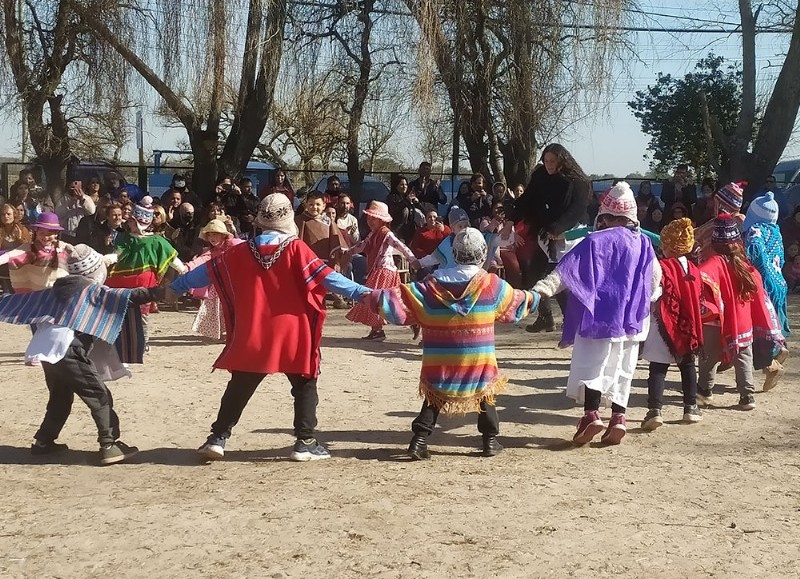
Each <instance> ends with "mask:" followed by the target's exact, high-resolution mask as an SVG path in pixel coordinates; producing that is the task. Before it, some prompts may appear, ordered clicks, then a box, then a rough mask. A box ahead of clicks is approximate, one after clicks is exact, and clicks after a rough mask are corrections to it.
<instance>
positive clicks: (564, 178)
mask: <svg viewBox="0 0 800 579" xmlns="http://www.w3.org/2000/svg"><path fill="white" fill-rule="evenodd" d="M541 162H542V164H540V165H539V166H538V167H536V169H534V171H533V174H532V175H531V180H530V182H529V183H528V186H527V188H526V189H525V193H524V194H523V195H522V197H520V198H519V199H517V201H516V203H515V204H514V211H513V214H512V216H511V217H512V220H513V221H514V222H519V221H522V222H524V224H525V226H526V227H525V228H522V229H523V230H524V231H525V232H526V234H527V235H526V238H525V240H524V242H525V248H526V249H527V251H525V252H523V255H524V257H523V259H522V260H521V261H523V262H524V261H525V258H527V259H529V260H530V263H529V264H528V267H525V265H524V263H523V264H520V265H521V266H522V267H523V276H524V283H523V286H524V287H530V286H531V285H533V283H534V282H536V281H538V280H540V279H543V278H544V277H545V276H546V275H547V274H549V273H550V272H551V271H553V270H554V269H555V267H556V264H558V262H559V261H561V258H562V257H563V256H564V255H565V254H566V253H567V252H568V251H569V250H570V249H571V246H572V244H570V243H569V242H567V241H566V240H565V239H564V233H565V232H566V231H569V230H570V229H573V228H575V227H577V226H579V225H583V224H585V223H587V222H588V216H587V214H586V210H587V208H588V206H589V198H590V196H591V195H592V188H591V183H590V182H589V178H588V177H587V176H586V174H585V173H584V172H583V169H581V168H580V165H578V163H577V162H576V161H575V159H574V158H573V157H572V155H570V153H569V151H567V150H566V149H565V148H564V147H563V146H562V145H559V144H558V143H551V144H550V145H547V146H546V147H545V148H544V151H543V152H542V157H541ZM516 229H517V231H518V232H519V231H520V228H516ZM518 255H519V253H518ZM526 270H527V271H526ZM556 300H557V301H558V304H559V306H560V307H561V311H562V313H563V311H564V308H565V305H566V300H567V295H566V293H564V292H562V293H560V294H556ZM527 330H528V331H529V332H552V331H554V330H555V322H554V321H553V310H552V305H551V304H550V300H548V299H544V298H543V299H542V301H541V303H540V304H539V317H538V318H536V321H535V322H534V323H533V324H531V325H529V326H528V327H527Z"/></svg>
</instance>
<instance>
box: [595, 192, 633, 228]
mask: <svg viewBox="0 0 800 579" xmlns="http://www.w3.org/2000/svg"><path fill="white" fill-rule="evenodd" d="M601 215H614V216H616V217H627V218H628V219H630V220H631V221H632V222H633V223H634V224H635V225H636V227H639V216H638V213H637V206H636V198H635V197H634V196H633V190H632V189H631V186H630V185H628V184H627V183H626V182H625V181H620V182H619V183H617V184H616V185H614V186H613V187H612V188H611V189H609V191H608V193H606V194H605V195H603V198H602V199H601V200H600V210H599V211H598V212H597V216H598V217H600V216H601ZM596 223H597V221H596V220H595V224H596Z"/></svg>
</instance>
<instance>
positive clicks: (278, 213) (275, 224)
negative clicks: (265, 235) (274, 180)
mask: <svg viewBox="0 0 800 579" xmlns="http://www.w3.org/2000/svg"><path fill="white" fill-rule="evenodd" d="M256 225H258V226H259V227H260V228H261V229H263V230H265V231H277V232H278V233H287V234H289V235H297V226H296V225H295V224H294V209H293V208H292V204H291V202H290V201H289V198H288V197H287V196H286V195H284V194H283V193H272V194H271V195H267V196H266V197H264V199H263V200H262V201H261V203H260V204H259V206H258V215H257V216H256Z"/></svg>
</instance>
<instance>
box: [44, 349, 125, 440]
mask: <svg viewBox="0 0 800 579" xmlns="http://www.w3.org/2000/svg"><path fill="white" fill-rule="evenodd" d="M89 347H91V346H90V344H88V345H87V344H85V343H84V342H82V341H80V339H78V338H75V340H74V341H73V342H72V345H70V347H69V350H67V354H66V355H65V356H64V358H62V359H61V360H59V361H58V362H56V363H55V364H50V363H48V362H42V369H43V370H44V378H45V380H46V382H47V389H48V390H49V391H50V398H49V400H48V401H47V412H45V415H44V420H43V421H42V425H41V426H40V427H39V430H38V431H37V432H36V434H35V435H34V438H35V439H36V440H38V441H40V442H45V443H46V442H52V441H54V440H55V439H57V438H58V435H59V434H60V433H61V429H62V428H64V424H66V422H67V418H69V414H70V412H71V410H72V401H73V400H74V398H75V394H77V395H78V397H79V398H80V399H81V400H83V402H84V403H85V404H86V406H88V407H89V410H90V411H91V413H92V418H93V419H94V423H95V424H96V425H97V442H99V443H100V444H101V445H104V444H111V443H112V442H114V441H115V440H117V439H118V438H119V417H117V413H116V412H114V399H113V397H112V396H111V391H110V390H109V389H108V388H107V387H106V385H105V384H104V383H103V381H102V380H100V378H99V377H98V376H97V368H95V365H94V363H93V362H92V361H91V360H90V359H89Z"/></svg>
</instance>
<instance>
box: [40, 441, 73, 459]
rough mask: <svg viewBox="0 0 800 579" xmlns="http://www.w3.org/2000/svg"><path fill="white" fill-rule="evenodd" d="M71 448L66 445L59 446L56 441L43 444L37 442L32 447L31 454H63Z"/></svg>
mask: <svg viewBox="0 0 800 579" xmlns="http://www.w3.org/2000/svg"><path fill="white" fill-rule="evenodd" d="M68 448H69V447H68V446H67V445H66V444H59V443H57V442H55V441H54V440H51V441H50V442H42V441H41V440H37V441H36V442H34V443H33V444H32V445H31V454H32V455H33V456H43V455H45V454H55V453H56V452H63V451H65V450H67V449H68Z"/></svg>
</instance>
